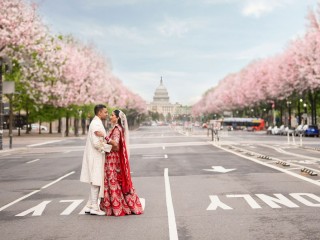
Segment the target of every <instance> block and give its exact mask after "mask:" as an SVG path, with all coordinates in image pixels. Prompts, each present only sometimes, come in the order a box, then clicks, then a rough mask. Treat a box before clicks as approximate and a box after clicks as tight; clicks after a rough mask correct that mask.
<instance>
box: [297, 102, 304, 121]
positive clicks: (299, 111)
mask: <svg viewBox="0 0 320 240" xmlns="http://www.w3.org/2000/svg"><path fill="white" fill-rule="evenodd" d="M302 102H303V99H302V98H300V100H299V102H298V125H300V124H301V110H300V103H302Z"/></svg>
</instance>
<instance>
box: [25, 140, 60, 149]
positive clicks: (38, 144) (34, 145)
mask: <svg viewBox="0 0 320 240" xmlns="http://www.w3.org/2000/svg"><path fill="white" fill-rule="evenodd" d="M61 141H63V140H54V141H49V142H43V143H37V144H31V145H27V147H37V146H41V145H45V144H50V143H56V142H61Z"/></svg>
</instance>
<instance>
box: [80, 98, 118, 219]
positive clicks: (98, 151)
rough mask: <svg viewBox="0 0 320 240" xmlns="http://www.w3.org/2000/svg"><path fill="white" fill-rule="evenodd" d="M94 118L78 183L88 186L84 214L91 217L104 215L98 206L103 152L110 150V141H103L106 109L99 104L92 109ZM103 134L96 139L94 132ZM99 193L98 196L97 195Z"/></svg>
mask: <svg viewBox="0 0 320 240" xmlns="http://www.w3.org/2000/svg"><path fill="white" fill-rule="evenodd" d="M94 114H95V117H94V118H93V119H92V121H91V123H90V125H89V130H88V136H87V143H86V147H85V150H84V154H83V161H82V169H81V175H80V181H81V182H85V183H89V184H90V188H91V189H90V194H89V200H88V202H87V205H86V207H85V210H84V212H85V213H87V214H89V213H90V214H91V215H105V212H103V211H101V210H100V208H99V206H98V198H99V196H103V190H104V163H105V152H110V151H111V149H112V144H114V142H113V141H112V140H108V142H107V143H108V144H107V143H106V142H105V141H103V139H104V137H106V136H107V133H106V130H105V128H104V126H103V124H102V120H105V119H106V118H107V116H108V111H107V107H106V106H105V105H102V104H99V105H96V106H95V107H94ZM98 131H99V132H103V133H104V137H103V138H101V137H98V136H96V135H95V132H98ZM99 192H100V194H99Z"/></svg>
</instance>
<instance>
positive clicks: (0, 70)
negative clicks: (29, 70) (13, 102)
mask: <svg viewBox="0 0 320 240" xmlns="http://www.w3.org/2000/svg"><path fill="white" fill-rule="evenodd" d="M11 69H12V66H11V61H10V59H9V58H8V57H6V56H0V150H3V102H2V98H3V84H2V83H3V82H2V75H3V74H4V73H5V72H10V71H11Z"/></svg>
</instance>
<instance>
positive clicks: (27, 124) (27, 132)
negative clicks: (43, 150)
mask: <svg viewBox="0 0 320 240" xmlns="http://www.w3.org/2000/svg"><path fill="white" fill-rule="evenodd" d="M26 126H27V127H26V134H29V133H30V128H29V109H28V105H26Z"/></svg>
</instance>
